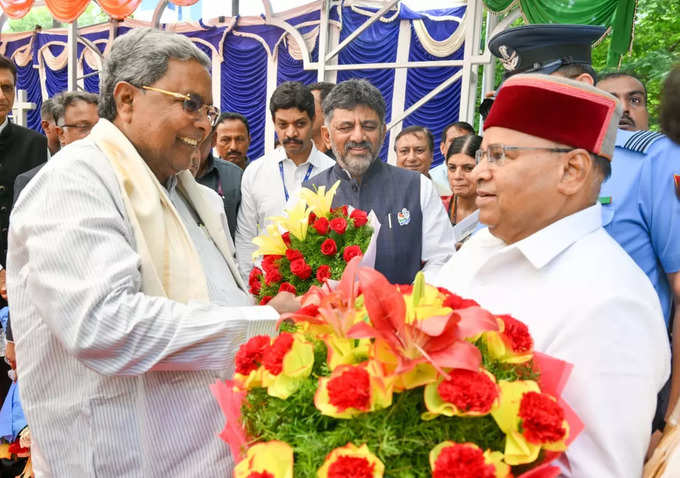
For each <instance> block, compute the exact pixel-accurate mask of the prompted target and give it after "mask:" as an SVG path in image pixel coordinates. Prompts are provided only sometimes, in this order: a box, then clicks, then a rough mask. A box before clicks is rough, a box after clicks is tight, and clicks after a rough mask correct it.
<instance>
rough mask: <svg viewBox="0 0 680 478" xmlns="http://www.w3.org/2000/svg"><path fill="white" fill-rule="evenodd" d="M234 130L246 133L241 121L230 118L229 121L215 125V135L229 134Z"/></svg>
mask: <svg viewBox="0 0 680 478" xmlns="http://www.w3.org/2000/svg"><path fill="white" fill-rule="evenodd" d="M234 129H240V130H243V132H246V131H247V130H246V125H244V124H243V121H241V120H240V119H236V118H231V119H225V120H222V122H221V123H220V124H218V125H217V134H220V133H224V134H226V133H230V132H232V130H234ZM239 132H240V131H239Z"/></svg>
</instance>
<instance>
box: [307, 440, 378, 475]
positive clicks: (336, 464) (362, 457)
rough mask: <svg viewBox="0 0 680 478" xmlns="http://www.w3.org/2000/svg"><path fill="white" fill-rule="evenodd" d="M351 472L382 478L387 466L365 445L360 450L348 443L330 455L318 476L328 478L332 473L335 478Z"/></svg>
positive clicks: (317, 473)
mask: <svg viewBox="0 0 680 478" xmlns="http://www.w3.org/2000/svg"><path fill="white" fill-rule="evenodd" d="M351 471H353V472H354V473H357V472H361V476H369V475H368V473H370V476H371V478H382V476H383V473H384V472H385V465H384V464H383V462H382V461H380V459H379V458H378V457H377V456H375V455H374V454H373V453H371V452H370V451H369V449H368V447H367V446H366V444H365V443H364V444H363V445H361V446H360V447H358V448H357V447H356V446H354V444H352V443H348V444H347V445H345V446H342V447H339V448H336V449H335V450H333V451H332V452H330V453H329V454H328V456H327V457H326V461H324V463H323V465H322V466H321V468H319V470H318V471H317V472H316V476H317V478H328V476H329V475H330V474H331V473H332V474H333V476H347V474H348V473H349V472H351Z"/></svg>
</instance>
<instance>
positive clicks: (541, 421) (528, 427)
mask: <svg viewBox="0 0 680 478" xmlns="http://www.w3.org/2000/svg"><path fill="white" fill-rule="evenodd" d="M519 417H520V418H521V419H522V434H523V435H524V437H525V438H526V439H527V441H529V442H531V443H534V444H537V445H538V444H542V443H552V442H556V441H560V440H561V439H563V438H564V437H565V435H566V434H567V430H566V429H565V428H564V427H563V426H562V424H563V422H564V410H562V407H560V406H559V405H558V404H557V402H556V401H555V400H553V399H552V398H551V397H550V396H549V395H546V394H545V393H538V392H527V393H525V394H524V395H523V396H522V402H521V403H520V404H519Z"/></svg>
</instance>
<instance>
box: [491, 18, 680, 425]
mask: <svg viewBox="0 0 680 478" xmlns="http://www.w3.org/2000/svg"><path fill="white" fill-rule="evenodd" d="M604 32H605V29H604V27H595V26H590V25H563V24H559V25H558V24H555V25H525V26H521V27H515V28H511V29H508V30H506V31H504V32H501V33H499V34H497V35H495V36H494V37H493V38H491V40H490V41H489V49H490V50H491V53H493V54H494V55H495V56H497V57H499V58H500V59H501V63H502V64H503V66H504V67H505V69H506V72H505V78H506V79H507V78H510V77H512V76H513V75H515V74H517V73H521V72H529V73H545V74H551V75H554V76H562V77H565V78H571V79H574V80H578V81H581V82H584V83H588V84H590V85H594V84H597V86H598V88H602V87H603V85H606V84H607V81H606V78H607V77H603V78H604V80H605V81H604V83H603V82H602V81H599V82H598V81H597V80H598V78H597V75H596V73H595V71H594V70H593V69H592V66H591V65H590V63H591V46H592V44H593V42H595V41H596V40H597V39H598V38H599V37H601V36H602V35H603V34H604ZM639 86H643V85H641V84H640V85H638V87H639ZM501 89H502V87H501ZM553 114H554V113H553V112H552V111H551V110H550V108H549V106H546V109H545V111H544V112H543V113H542V116H543V117H544V118H545V119H546V121H547V118H549V117H550V118H552V117H553V116H548V115H553ZM638 118H641V117H638ZM645 120H646V118H645ZM560 121H562V119H560ZM620 125H621V123H619V126H620ZM636 125H637V126H638V127H642V126H641V125H644V126H645V127H646V124H645V121H643V120H642V119H638V120H636ZM677 164H678V162H677V149H676V147H675V146H674V145H673V143H672V142H671V141H670V140H669V139H668V138H666V137H665V136H664V135H662V134H660V133H655V132H652V131H624V130H623V129H619V130H618V132H617V135H616V148H615V150H614V159H613V161H612V173H611V176H609V178H608V179H606V180H605V181H604V182H603V183H602V186H601V188H600V197H599V200H600V203H601V204H602V225H603V227H604V228H605V230H606V231H607V232H608V233H609V234H610V235H611V236H612V237H613V238H614V239H615V240H616V241H617V242H618V243H619V244H620V245H621V247H623V249H624V250H625V251H626V252H627V253H628V254H629V255H630V256H631V257H632V258H633V260H634V261H635V263H636V264H637V265H638V266H639V267H640V269H642V270H643V271H644V272H645V274H647V277H648V278H649V280H650V281H651V282H652V285H653V286H654V289H655V290H656V293H657V295H658V296H659V300H660V302H661V308H662V310H663V314H664V319H665V321H666V325H667V326H668V328H669V330H670V329H671V327H679V328H680V273H678V272H679V271H680V221H677V220H672V218H673V219H674V218H677V217H680V200H678V198H679V197H680V193H677V191H676V186H675V179H674V178H675V176H676V175H678V174H680V168H679V167H678V166H677ZM674 304H675V308H673V305H674ZM673 310H675V312H674V313H673V312H672V311H673ZM673 324H677V325H673ZM672 348H673V355H674V357H680V330H678V332H677V333H674V334H673V341H672ZM670 383H675V384H680V362H679V363H678V364H677V366H675V367H673V376H672V377H671V380H670V382H669V384H668V385H667V388H665V389H664V390H663V391H662V393H661V395H660V397H659V408H658V410H657V417H656V419H655V422H654V428H655V429H663V421H664V414H665V413H666V411H667V410H672V408H673V403H675V401H676V400H677V399H678V397H679V396H680V385H676V390H675V392H674V393H673V397H672V398H671V402H670V405H668V386H669V385H670Z"/></svg>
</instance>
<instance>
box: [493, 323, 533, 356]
mask: <svg viewBox="0 0 680 478" xmlns="http://www.w3.org/2000/svg"><path fill="white" fill-rule="evenodd" d="M498 317H499V318H501V319H503V323H505V330H504V331H503V335H504V336H505V337H506V338H507V339H508V341H509V342H510V347H512V351H513V352H515V353H524V352H529V351H531V349H532V348H533V347H534V341H533V339H532V338H531V334H529V327H527V325H526V324H525V323H524V322H520V321H519V320H517V319H515V318H514V317H511V316H509V315H499V316H498Z"/></svg>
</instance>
